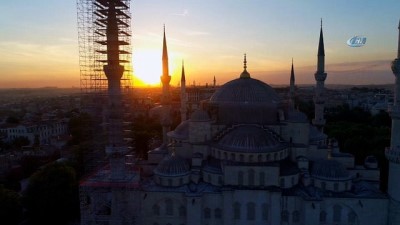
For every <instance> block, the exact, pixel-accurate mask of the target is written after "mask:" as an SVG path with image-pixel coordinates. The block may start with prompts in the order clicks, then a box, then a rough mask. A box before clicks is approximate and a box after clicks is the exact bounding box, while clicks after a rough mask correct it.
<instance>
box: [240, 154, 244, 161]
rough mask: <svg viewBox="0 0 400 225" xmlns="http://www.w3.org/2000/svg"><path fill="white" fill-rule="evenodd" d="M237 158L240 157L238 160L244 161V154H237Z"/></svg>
mask: <svg viewBox="0 0 400 225" xmlns="http://www.w3.org/2000/svg"><path fill="white" fill-rule="evenodd" d="M239 159H240V162H244V155H243V154H240V155H239Z"/></svg>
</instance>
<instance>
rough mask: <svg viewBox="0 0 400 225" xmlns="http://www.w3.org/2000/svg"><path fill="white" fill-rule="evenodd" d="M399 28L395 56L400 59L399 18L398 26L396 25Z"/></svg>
mask: <svg viewBox="0 0 400 225" xmlns="http://www.w3.org/2000/svg"><path fill="white" fill-rule="evenodd" d="M397 29H399V39H398V42H397V58H398V59H400V20H399V26H398V27H397Z"/></svg>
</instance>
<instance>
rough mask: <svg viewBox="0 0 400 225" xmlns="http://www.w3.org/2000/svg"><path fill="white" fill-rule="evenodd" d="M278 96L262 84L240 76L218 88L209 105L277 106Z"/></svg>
mask: <svg viewBox="0 0 400 225" xmlns="http://www.w3.org/2000/svg"><path fill="white" fill-rule="evenodd" d="M278 102H279V96H278V95H277V94H276V92H275V90H274V89H273V88H272V87H271V86H269V85H267V84H266V83H264V82H261V81H259V80H257V79H253V78H251V77H243V76H241V77H240V78H238V79H235V80H232V81H230V82H228V83H226V84H224V85H223V86H222V87H220V88H219V89H218V90H217V91H216V92H215V93H214V95H213V96H212V97H211V99H210V103H246V104H248V103H269V104H277V103H278Z"/></svg>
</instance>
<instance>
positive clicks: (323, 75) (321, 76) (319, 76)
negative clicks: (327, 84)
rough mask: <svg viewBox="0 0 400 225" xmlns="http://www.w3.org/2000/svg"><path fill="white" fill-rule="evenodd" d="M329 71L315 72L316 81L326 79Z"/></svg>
mask: <svg viewBox="0 0 400 225" xmlns="http://www.w3.org/2000/svg"><path fill="white" fill-rule="evenodd" d="M326 76H327V73H321V72H318V71H317V72H315V74H314V77H315V80H316V81H325V80H326Z"/></svg>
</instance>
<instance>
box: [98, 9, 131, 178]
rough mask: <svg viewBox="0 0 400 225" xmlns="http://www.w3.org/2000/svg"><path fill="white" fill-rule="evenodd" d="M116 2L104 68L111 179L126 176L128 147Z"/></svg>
mask: <svg viewBox="0 0 400 225" xmlns="http://www.w3.org/2000/svg"><path fill="white" fill-rule="evenodd" d="M115 4H116V3H115V2H114V1H110V2H109V8H108V18H107V27H106V36H107V65H104V67H103V70H104V73H105V74H106V77H107V80H108V112H107V132H108V143H107V146H106V153H107V155H108V157H109V160H110V169H111V179H113V180H119V179H123V178H124V177H125V160H124V159H125V154H126V153H127V150H128V149H127V146H126V145H125V144H124V140H123V133H122V132H123V128H122V124H123V122H122V110H121V108H122V103H121V98H122V97H121V87H120V84H121V77H122V74H123V72H124V67H123V66H122V65H120V59H119V54H120V51H119V44H120V42H119V39H118V34H119V28H118V23H117V16H116V14H117V10H116V9H115V6H116V5H115Z"/></svg>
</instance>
